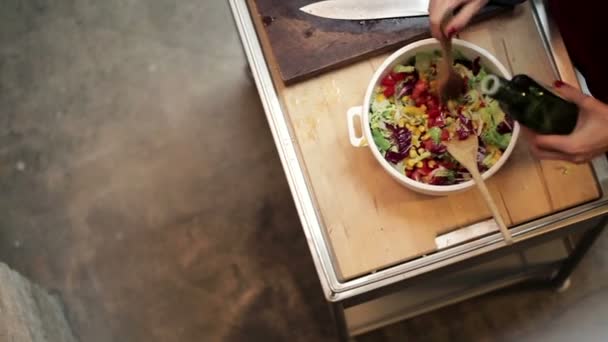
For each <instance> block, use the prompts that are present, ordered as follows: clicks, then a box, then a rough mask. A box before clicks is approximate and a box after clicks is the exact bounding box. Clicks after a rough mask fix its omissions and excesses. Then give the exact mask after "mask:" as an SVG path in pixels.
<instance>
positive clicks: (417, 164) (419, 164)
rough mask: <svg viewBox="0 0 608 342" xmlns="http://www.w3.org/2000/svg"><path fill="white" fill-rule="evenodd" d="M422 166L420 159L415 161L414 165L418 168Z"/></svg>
mask: <svg viewBox="0 0 608 342" xmlns="http://www.w3.org/2000/svg"><path fill="white" fill-rule="evenodd" d="M423 166H424V163H423V162H421V161H419V162H417V163H416V167H418V168H420V167H423Z"/></svg>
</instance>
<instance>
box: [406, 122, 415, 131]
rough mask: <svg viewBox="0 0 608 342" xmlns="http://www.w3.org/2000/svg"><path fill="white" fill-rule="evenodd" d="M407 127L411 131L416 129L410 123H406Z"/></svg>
mask: <svg viewBox="0 0 608 342" xmlns="http://www.w3.org/2000/svg"><path fill="white" fill-rule="evenodd" d="M405 127H407V129H409V130H410V131H412V130H414V126H412V125H410V124H409V123H408V124H405Z"/></svg>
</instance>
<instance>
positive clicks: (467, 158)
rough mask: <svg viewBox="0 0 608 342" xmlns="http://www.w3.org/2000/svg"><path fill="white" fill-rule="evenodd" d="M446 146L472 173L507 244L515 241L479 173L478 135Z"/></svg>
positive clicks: (450, 142)
mask: <svg viewBox="0 0 608 342" xmlns="http://www.w3.org/2000/svg"><path fill="white" fill-rule="evenodd" d="M446 146H447V148H448V152H449V153H450V154H451V155H452V157H454V159H456V160H457V161H458V162H459V163H460V164H462V166H464V167H465V168H466V169H467V170H469V172H470V173H471V175H472V176H473V180H474V181H475V184H477V188H478V189H479V191H480V192H481V194H482V196H483V198H484V199H485V200H486V204H487V205H488V207H489V208H490V210H491V211H492V215H493V216H494V220H496V223H497V224H498V228H500V231H501V232H502V236H504V238H505V241H506V242H507V244H510V243H513V237H511V232H509V230H508V229H507V226H506V225H505V222H504V221H503V219H502V216H501V215H500V211H498V207H497V206H496V203H495V202H494V199H493V198H492V195H491V194H490V192H489V191H488V188H487V187H486V183H485V182H484V181H483V178H481V175H480V174H479V169H478V168H477V150H478V148H479V144H478V142H477V136H476V135H474V134H473V135H470V136H469V137H468V138H467V139H465V140H458V139H452V140H450V141H448V142H446Z"/></svg>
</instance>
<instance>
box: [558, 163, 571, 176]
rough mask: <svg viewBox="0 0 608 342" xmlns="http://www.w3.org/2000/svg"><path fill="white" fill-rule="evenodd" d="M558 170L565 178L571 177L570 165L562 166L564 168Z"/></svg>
mask: <svg viewBox="0 0 608 342" xmlns="http://www.w3.org/2000/svg"><path fill="white" fill-rule="evenodd" d="M557 169H558V170H559V171H560V172H561V173H562V175H564V176H567V175H569V174H570V166H568V165H562V166H560V167H558V168H557Z"/></svg>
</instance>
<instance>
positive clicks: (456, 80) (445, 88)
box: [437, 12, 464, 102]
mask: <svg viewBox="0 0 608 342" xmlns="http://www.w3.org/2000/svg"><path fill="white" fill-rule="evenodd" d="M450 18H452V14H451V13H450V12H448V13H447V14H446V15H445V16H444V17H443V20H442V21H441V32H444V31H445V25H446V24H447V22H448V21H449V20H450ZM439 42H440V43H441V50H442V52H443V58H442V59H441V62H440V63H439V66H438V67H439V70H438V73H437V90H438V93H439V96H440V97H441V101H443V102H447V101H448V100H450V99H456V98H458V97H459V96H460V95H462V93H463V90H464V89H463V88H464V80H463V78H462V76H460V74H458V73H457V72H456V70H454V56H453V55H452V37H447V36H445V35H444V36H443V37H441V39H440V40H439Z"/></svg>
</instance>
